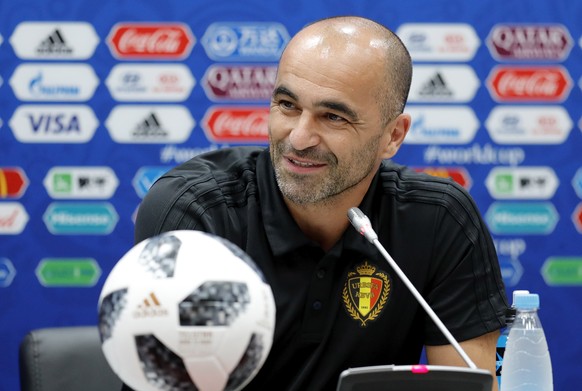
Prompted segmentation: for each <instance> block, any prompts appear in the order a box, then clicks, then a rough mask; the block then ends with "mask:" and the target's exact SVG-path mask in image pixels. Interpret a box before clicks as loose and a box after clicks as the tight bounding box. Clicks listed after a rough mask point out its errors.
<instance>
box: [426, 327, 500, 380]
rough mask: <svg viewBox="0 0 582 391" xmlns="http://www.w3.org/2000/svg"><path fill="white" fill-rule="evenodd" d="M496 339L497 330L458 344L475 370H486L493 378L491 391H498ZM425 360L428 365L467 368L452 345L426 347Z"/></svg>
mask: <svg viewBox="0 0 582 391" xmlns="http://www.w3.org/2000/svg"><path fill="white" fill-rule="evenodd" d="M497 338H499V331H498V330H497V331H493V332H490V333H487V334H484V335H482V336H480V337H477V338H473V339H469V340H467V341H463V342H460V343H459V344H460V345H461V347H462V348H463V350H464V351H465V352H466V353H467V355H468V356H469V357H470V358H471V360H473V362H474V363H475V365H477V368H481V369H486V370H488V371H489V372H491V374H492V376H493V388H492V391H498V387H497V377H496V376H495V370H496V363H495V352H496V349H497ZM426 358H427V360H428V363H429V364H430V365H446V366H457V367H466V366H467V364H466V363H465V361H463V359H462V358H461V356H460V355H459V353H458V352H457V351H456V350H455V348H454V347H453V346H452V345H439V346H427V347H426Z"/></svg>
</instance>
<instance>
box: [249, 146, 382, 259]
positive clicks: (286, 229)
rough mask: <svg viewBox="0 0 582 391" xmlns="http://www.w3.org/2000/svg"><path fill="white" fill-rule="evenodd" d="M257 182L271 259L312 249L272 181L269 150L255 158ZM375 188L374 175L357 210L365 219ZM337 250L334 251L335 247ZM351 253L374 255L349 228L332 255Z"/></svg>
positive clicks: (364, 241)
mask: <svg viewBox="0 0 582 391" xmlns="http://www.w3.org/2000/svg"><path fill="white" fill-rule="evenodd" d="M257 182H258V188H259V197H260V202H261V205H262V206H261V210H262V214H263V224H264V227H265V233H266V236H267V240H268V241H269V244H270V246H271V251H272V252H273V255H275V256H280V255H282V254H285V253H288V252H291V251H293V250H295V249H297V248H299V247H303V246H316V244H315V243H314V242H313V241H311V240H310V239H309V238H307V237H306V236H305V234H304V233H303V232H302V231H301V229H300V228H299V226H298V225H297V223H296V222H295V220H294V219H293V217H292V216H291V214H290V213H289V209H287V205H285V202H284V201H283V196H282V194H281V192H280V190H279V186H278V185H277V180H276V179H275V171H274V169H273V164H272V162H271V157H270V154H269V150H268V149H265V150H264V151H263V152H261V153H260V154H259V156H258V158H257ZM377 184H378V174H376V175H375V177H374V179H373V180H372V183H371V185H370V190H369V191H368V192H367V193H366V195H365V197H364V199H363V201H362V203H361V204H360V205H359V206H358V207H359V208H360V209H361V210H362V212H364V213H365V214H366V215H368V216H369V213H372V209H373V208H372V206H373V203H374V194H375V193H376V191H374V189H375V188H376V186H377ZM338 246H340V248H339V249H338V248H337V247H338ZM343 249H346V250H353V251H356V252H359V253H362V254H365V255H369V256H372V255H374V254H376V250H375V247H374V245H373V244H372V243H369V242H368V241H367V240H366V239H365V238H364V237H363V236H362V235H360V234H359V233H358V232H357V231H356V230H355V229H353V228H352V227H351V226H350V227H348V229H347V230H346V231H345V232H344V234H343V236H342V239H341V240H340V242H339V243H338V244H336V246H334V248H333V249H332V251H337V250H339V251H342V250H343Z"/></svg>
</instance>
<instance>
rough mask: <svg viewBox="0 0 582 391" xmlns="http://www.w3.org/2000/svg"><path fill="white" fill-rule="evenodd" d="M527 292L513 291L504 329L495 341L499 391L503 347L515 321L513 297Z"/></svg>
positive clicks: (503, 353)
mask: <svg viewBox="0 0 582 391" xmlns="http://www.w3.org/2000/svg"><path fill="white" fill-rule="evenodd" d="M528 293H529V291H526V290H515V291H513V300H512V304H511V307H509V308H508V309H507V311H506V312H505V327H504V328H503V330H501V334H500V335H499V338H498V339H497V349H496V350H497V351H496V360H497V371H496V372H497V373H496V374H497V382H498V385H499V387H500V389H501V377H502V374H503V356H504V355H505V346H506V345H507V337H508V336H509V329H510V328H511V325H512V324H513V321H514V319H515V312H516V311H515V296H517V295H523V294H528Z"/></svg>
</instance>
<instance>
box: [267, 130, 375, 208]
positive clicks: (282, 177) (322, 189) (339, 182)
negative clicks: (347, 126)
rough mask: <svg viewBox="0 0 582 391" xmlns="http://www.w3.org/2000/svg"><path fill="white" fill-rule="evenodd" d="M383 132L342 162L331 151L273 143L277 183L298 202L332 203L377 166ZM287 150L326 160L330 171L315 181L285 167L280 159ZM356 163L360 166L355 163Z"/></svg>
mask: <svg viewBox="0 0 582 391" xmlns="http://www.w3.org/2000/svg"><path fill="white" fill-rule="evenodd" d="M380 138H381V135H378V137H374V138H373V139H371V140H370V141H369V142H368V143H367V144H366V145H364V146H363V147H362V148H360V149H358V150H354V151H352V154H351V157H350V159H349V160H350V161H349V162H348V163H347V164H344V165H340V164H339V162H338V159H337V157H336V156H335V155H334V154H332V153H331V152H321V151H318V150H316V149H311V148H310V149H306V150H303V151H296V150H293V147H291V146H290V145H289V144H288V143H284V142H279V143H277V144H271V160H272V162H273V167H274V170H275V178H276V180H277V185H278V186H279V190H280V191H281V193H282V194H283V196H284V197H285V198H286V199H287V200H289V201H291V202H293V203H294V204H297V205H303V206H306V205H332V204H333V203H334V202H335V200H336V199H337V196H339V195H340V194H342V193H344V192H346V191H348V190H349V189H351V188H353V187H355V186H356V185H358V184H359V183H360V182H362V180H364V178H366V177H367V176H368V175H369V174H370V173H371V172H372V170H373V169H374V167H375V166H376V153H377V151H378V144H379V140H380ZM287 152H293V154H295V155H296V156H298V157H306V158H311V159H313V160H316V161H321V162H326V164H327V165H328V168H329V174H328V175H327V176H325V177H324V178H319V179H318V182H314V180H315V179H314V178H312V177H309V176H304V175H297V174H293V173H289V172H287V171H284V170H283V169H282V168H281V164H280V161H281V159H284V158H283V156H284V154H285V153H287ZM354 165H357V166H358V167H357V168H354V167H353V166H354Z"/></svg>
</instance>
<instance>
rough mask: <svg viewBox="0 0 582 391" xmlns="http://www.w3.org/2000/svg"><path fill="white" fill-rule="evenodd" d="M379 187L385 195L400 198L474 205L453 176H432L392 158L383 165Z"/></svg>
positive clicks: (465, 190)
mask: <svg viewBox="0 0 582 391" xmlns="http://www.w3.org/2000/svg"><path fill="white" fill-rule="evenodd" d="M379 187H380V189H381V191H382V192H383V193H384V194H389V195H391V196H396V197H397V198H399V199H400V200H403V201H404V200H410V201H423V202H427V203H436V204H440V205H443V204H445V203H448V204H450V203H455V204H457V203H460V204H462V205H465V206H466V207H467V206H471V208H473V203H474V201H473V199H472V197H471V195H470V194H469V192H468V191H467V189H465V188H464V187H462V186H461V185H459V184H458V183H457V182H455V181H454V180H453V179H452V178H450V177H440V176H435V175H429V174H427V173H425V172H422V171H417V170H415V169H413V168H411V167H408V166H404V165H401V164H398V163H395V162H393V161H389V160H387V161H384V162H383V163H382V165H381V166H380V175H379Z"/></svg>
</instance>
